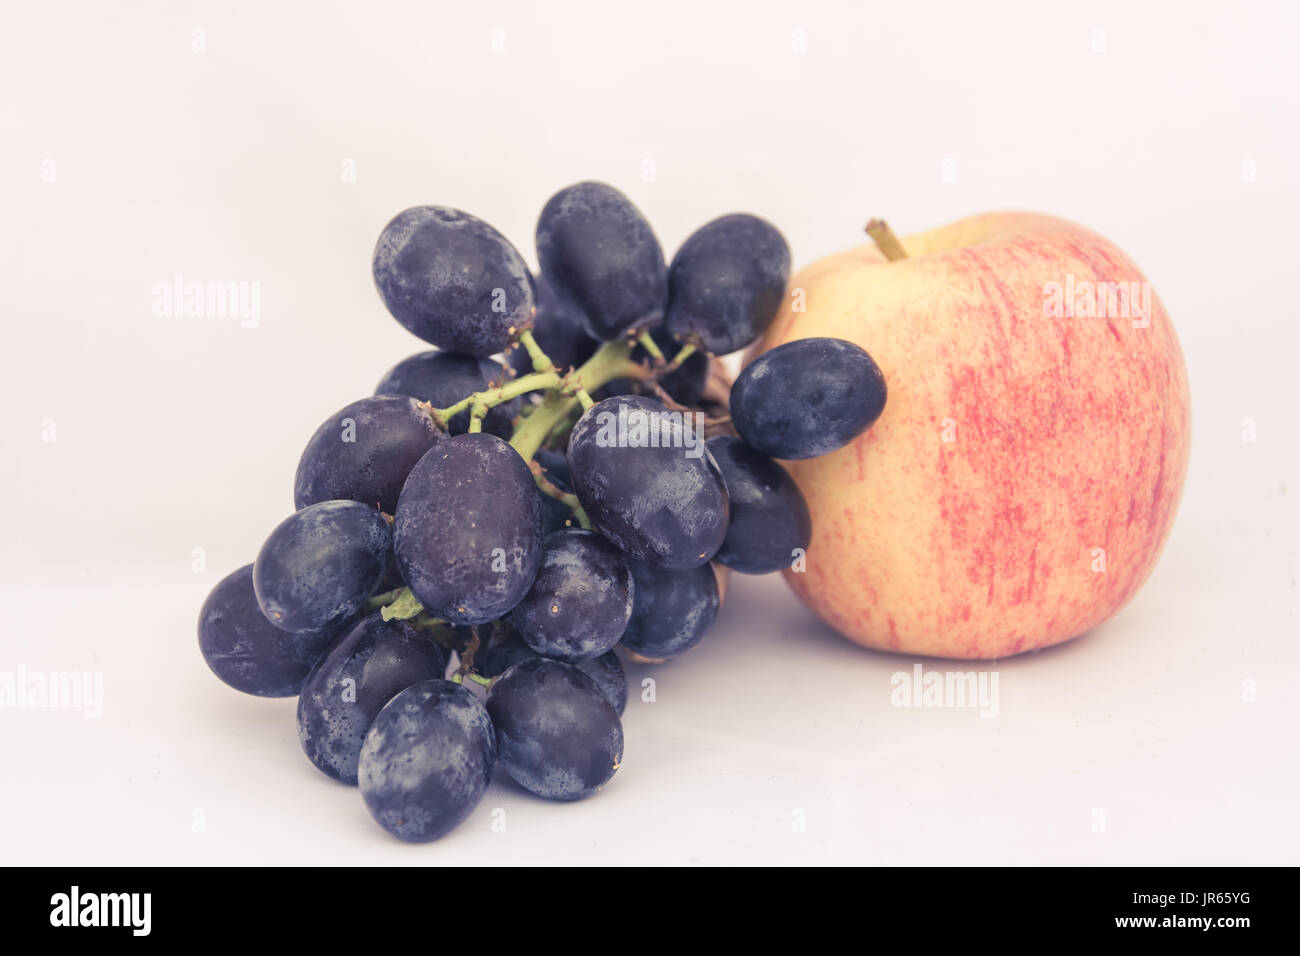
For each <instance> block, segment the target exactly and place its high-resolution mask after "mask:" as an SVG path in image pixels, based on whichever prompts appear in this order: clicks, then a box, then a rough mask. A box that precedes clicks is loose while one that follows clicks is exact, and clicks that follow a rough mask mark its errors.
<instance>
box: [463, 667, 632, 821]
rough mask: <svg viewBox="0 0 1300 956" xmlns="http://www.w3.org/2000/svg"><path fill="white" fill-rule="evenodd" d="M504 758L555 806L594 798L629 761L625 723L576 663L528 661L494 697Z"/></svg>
mask: <svg viewBox="0 0 1300 956" xmlns="http://www.w3.org/2000/svg"><path fill="white" fill-rule="evenodd" d="M487 711H488V714H489V715H490V716H491V717H492V725H493V726H494V727H495V728H496V734H497V759H498V760H499V761H500V764H501V767H502V768H503V769H504V770H505V771H506V773H508V774H509V775H510V776H511V777H512V778H513V779H514V781H515V782H516V783H518V784H519V785H520V786H522V787H524V788H525V789H527V790H531V791H532V792H533V793H535V794H537V795H538V796H539V797H546V798H547V799H548V800H580V799H582V798H583V797H588V796H591V794H593V793H595V792H596V791H597V790H599V789H600V788H601V787H603V786H604V785H605V784H606V783H608V782H609V779H610V778H611V777H613V776H614V771H616V770H617V769H618V768H619V764H620V763H621V762H622V760H623V724H622V722H621V721H620V720H619V718H618V712H617V711H615V709H614V707H613V705H612V704H610V702H609V701H608V700H607V699H606V698H605V695H604V694H603V693H602V692H601V689H600V686H599V685H598V684H597V683H596V682H595V681H594V680H592V679H591V678H590V677H588V676H587V675H586V674H584V673H583V672H582V671H581V670H579V669H578V668H577V667H575V666H573V665H572V664H564V663H562V662H560V661H552V660H547V659H546V658H542V657H536V658H533V659H531V660H526V661H520V662H519V663H518V664H516V665H514V666H513V667H511V668H510V669H509V670H508V671H506V672H505V673H504V674H502V675H501V676H500V677H498V678H497V679H496V680H495V681H494V682H493V684H492V686H491V688H490V689H489V690H488V701H487Z"/></svg>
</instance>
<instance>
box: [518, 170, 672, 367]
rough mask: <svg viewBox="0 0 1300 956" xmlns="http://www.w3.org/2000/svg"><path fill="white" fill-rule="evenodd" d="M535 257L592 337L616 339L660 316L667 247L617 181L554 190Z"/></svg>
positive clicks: (542, 220) (664, 297) (539, 224)
mask: <svg viewBox="0 0 1300 956" xmlns="http://www.w3.org/2000/svg"><path fill="white" fill-rule="evenodd" d="M537 258H538V260H539V262H540V263H541V266H542V275H543V276H544V277H545V278H546V281H548V282H549V283H550V284H551V285H552V287H554V289H555V291H556V293H557V294H559V295H561V296H563V297H564V298H566V299H567V300H568V301H569V302H572V303H573V304H574V306H575V307H576V308H577V309H578V310H579V313H580V315H581V316H582V319H583V322H584V328H585V329H586V330H587V334H588V335H590V336H591V337H592V338H594V339H600V340H601V341H609V340H610V339H616V338H618V337H619V336H620V335H623V334H624V333H625V332H628V331H629V330H631V329H638V328H644V327H646V326H650V325H656V324H657V323H658V322H659V321H660V320H661V319H662V318H663V314H664V305H665V303H666V301H667V298H668V268H667V266H666V265H665V264H664V253H663V249H661V248H660V246H659V240H658V239H656V238H655V234H654V230H652V229H651V228H650V224H649V223H648V222H646V220H645V217H644V216H642V215H641V211H640V210H639V209H637V208H636V206H634V205H632V202H631V200H629V199H628V198H627V197H626V196H624V195H623V194H622V193H621V192H619V191H618V190H617V189H615V188H613V187H612V186H607V185H605V184H604V183H590V182H588V183H578V184H577V185H574V186H569V187H568V188H566V189H562V190H560V191H559V192H558V193H556V194H555V195H554V196H552V197H551V198H550V200H549V201H548V202H547V203H546V206H545V208H543V209H542V215H541V218H540V219H538V221H537Z"/></svg>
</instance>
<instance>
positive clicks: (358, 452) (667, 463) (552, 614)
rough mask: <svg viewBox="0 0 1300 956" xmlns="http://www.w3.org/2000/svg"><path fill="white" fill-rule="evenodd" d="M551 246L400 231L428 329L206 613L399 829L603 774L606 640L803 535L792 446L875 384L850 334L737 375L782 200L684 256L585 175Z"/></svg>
mask: <svg viewBox="0 0 1300 956" xmlns="http://www.w3.org/2000/svg"><path fill="white" fill-rule="evenodd" d="M537 253H538V259H539V261H540V265H541V273H540V275H537V276H534V275H532V274H531V272H530V271H529V269H528V267H527V266H526V264H525V263H524V260H523V259H522V257H521V256H520V255H519V252H518V251H517V250H516V249H515V248H514V247H513V246H512V245H511V244H510V243H509V242H508V241H507V240H506V238H505V237H504V236H502V235H501V234H500V233H499V232H498V231H497V230H495V229H494V228H492V227H491V226H490V225H488V224H487V223H485V222H483V221H482V220H480V219H477V218H475V217H474V216H471V215H468V214H467V213H464V212H461V211H459V210H456V209H450V208H447V207H442V206H420V207H416V208H413V209H408V210H406V211H405V212H403V213H401V214H399V215H398V216H397V217H396V218H394V219H393V220H392V221H391V222H390V223H389V224H388V225H387V226H386V227H385V229H384V231H383V234H382V235H381V236H380V237H379V242H378V244H377V245H376V247H375V253H374V277H375V284H376V286H377V287H378V290H379V293H380V295H381V297H382V298H383V300H384V303H385V305H386V306H387V307H388V310H389V311H390V312H391V313H392V315H393V316H394V317H395V318H396V319H397V320H398V321H399V322H400V323H401V324H402V325H404V326H405V327H406V328H407V329H409V330H410V331H411V332H413V333H414V334H415V335H417V336H419V337H420V338H422V339H424V340H426V341H427V342H429V343H431V344H433V345H435V346H437V349H436V350H434V351H426V352H421V353H419V354H417V355H413V356H411V357H410V358H408V359H406V360H405V361H402V362H400V363H398V365H397V366H395V367H394V368H393V369H392V370H391V371H390V372H389V373H388V374H387V375H385V376H384V377H383V380H382V381H381V382H380V383H379V387H378V388H377V390H376V393H375V394H374V395H373V396H370V397H368V398H362V399H359V400H358V401H355V402H353V403H351V404H350V405H347V406H346V407H344V408H343V409H341V410H340V411H339V412H337V413H336V414H335V415H332V416H331V417H330V418H329V419H328V420H327V421H325V422H324V423H323V424H322V425H321V426H320V428H319V429H318V430H317V431H316V433H315V434H314V435H313V436H312V437H311V439H310V441H308V443H307V447H306V448H305V450H304V451H303V453H302V458H301V460H300V461H299V464H298V471H297V475H296V477H295V480H294V504H295V507H296V508H297V510H296V511H295V512H294V513H293V514H291V515H290V516H289V517H288V518H286V519H285V520H284V521H283V522H282V523H281V524H280V525H279V526H278V527H277V528H275V530H273V531H272V532H271V534H270V536H269V537H268V538H267V539H266V542H265V543H264V544H263V545H262V548H261V550H260V551H259V552H258V554H257V558H256V560H255V561H254V563H253V564H251V565H248V566H246V567H243V568H241V569H239V570H238V571H236V572H234V573H233V574H231V575H230V576H229V577H228V578H226V579H225V580H223V581H222V582H221V583H220V584H218V585H217V587H216V588H215V589H214V590H213V592H212V594H211V595H210V596H209V597H208V599H207V601H206V603H205V604H204V606H203V609H202V612H201V614H200V619H199V643H200V646H201V649H202V652H203V656H204V658H205V659H206V661H207V663H208V665H209V666H210V667H211V669H212V670H213V671H214V672H215V673H216V674H217V676H218V677H220V678H221V679H222V680H224V681H225V682H226V683H227V684H230V685H231V686H233V687H235V688H236V689H238V690H241V691H244V692H246V693H250V694H257V695H261V696H266V697H283V696H293V695H297V697H298V710H297V718H298V735H299V739H300V741H301V743H302V747H303V750H304V751H305V752H306V754H307V756H308V758H310V760H311V761H312V762H313V763H314V764H315V765H316V766H317V767H318V768H320V770H322V771H323V772H324V773H326V774H328V775H329V776H331V777H333V778H335V779H337V780H339V781H342V782H344V783H349V784H357V785H359V786H360V790H361V793H362V796H363V797H364V799H365V803H366V806H367V807H368V808H369V809H370V812H371V813H372V814H373V816H374V817H375V819H376V820H377V821H378V822H379V823H380V824H381V825H382V826H383V827H384V828H385V829H387V830H388V831H390V832H391V833H393V834H395V835H396V836H398V837H400V838H402V839H405V840H412V841H424V840H432V839H435V838H437V837H439V836H441V835H443V834H445V833H447V832H448V831H449V830H451V829H452V828H453V827H455V826H456V825H457V824H459V823H460V822H461V821H462V820H464V819H465V818H466V817H467V816H468V815H469V814H470V812H471V811H472V810H473V809H474V807H475V806H476V805H477V804H478V802H479V800H480V799H481V798H482V796H483V793H484V790H485V789H486V787H487V785H488V783H489V781H490V779H491V777H492V774H493V772H494V770H495V769H497V768H500V769H501V770H503V771H504V772H505V773H507V774H509V775H510V776H511V777H512V778H513V779H514V780H516V781H517V782H518V783H520V784H521V785H522V786H524V787H525V788H527V789H528V790H530V791H532V792H533V793H535V794H537V795H539V796H542V797H546V798H549V799H553V800H576V799H580V798H583V797H587V796H590V795H591V794H593V793H595V792H596V791H597V790H599V789H600V788H602V787H603V786H605V784H607V783H608V782H609V780H610V778H611V777H613V775H614V773H615V772H616V771H617V770H618V768H619V766H620V764H621V763H622V760H623V726H622V722H621V715H622V713H623V710H624V707H625V705H626V702H627V681H626V678H625V675H624V670H623V665H622V663H621V661H620V659H619V656H618V655H617V654H616V653H615V650H614V649H615V647H616V646H619V645H621V646H622V648H623V649H624V653H626V654H627V655H629V656H632V657H633V658H634V659H636V660H642V661H663V660H665V659H667V658H671V657H675V656H677V655H679V654H682V653H683V652H685V651H687V650H689V649H690V648H691V647H693V646H695V645H696V644H697V643H698V642H699V641H700V639H701V638H702V637H703V636H704V634H705V633H706V632H707V631H708V629H709V627H710V626H711V625H712V624H713V621H714V618H715V616H716V615H717V612H718V608H719V603H720V597H719V578H718V576H717V574H716V573H715V568H716V567H717V566H718V565H721V566H723V567H725V568H730V569H734V570H736V571H739V572H742V573H747V574H764V573H769V572H772V571H776V570H779V569H781V568H784V567H787V566H789V565H790V564H791V563H792V562H794V561H796V560H798V558H799V557H800V556H801V555H803V553H804V551H805V549H806V548H807V547H808V544H809V541H810V539H811V534H812V525H811V519H810V517H809V513H808V507H807V505H806V503H805V502H804V499H803V496H802V495H801V494H800V491H799V489H798V487H797V486H796V485H795V483H794V481H793V480H792V478H791V477H790V475H789V473H788V472H787V471H786V470H785V468H784V467H782V465H781V464H779V463H778V461H777V459H796V458H807V457H811V456H815V455H823V454H826V453H827V452H830V451H833V450H835V449H836V448H839V447H841V446H842V445H844V444H846V443H847V442H849V441H851V440H852V439H853V438H854V437H855V436H857V435H858V434H860V433H861V432H863V431H864V430H865V429H866V428H868V427H869V426H870V425H871V423H872V422H873V421H874V420H875V419H876V418H877V416H879V414H880V412H881V410H882V409H883V407H884V402H885V384H884V379H883V377H882V375H881V373H880V370H879V368H877V367H876V364H875V363H874V362H873V361H872V359H871V357H870V356H869V355H867V353H866V352H864V351H863V350H862V349H860V348H858V347H857V346H855V345H853V344H851V343H848V342H844V341H841V340H837V339H804V340H800V341H795V342H792V343H789V344H787V345H784V346H781V347H779V348H776V349H774V350H772V351H770V352H768V353H766V354H765V355H763V356H762V357H760V358H759V359H758V360H756V361H755V362H753V363H752V364H751V365H749V366H748V368H746V369H745V371H744V372H743V373H742V374H741V376H740V378H739V379H738V380H737V381H736V382H735V384H734V385H733V386H732V387H731V389H730V394H729V395H728V394H727V393H726V390H725V388H722V389H719V388H718V387H717V379H716V377H714V376H712V373H711V368H710V361H711V358H710V357H711V356H719V355H725V354H727V353H730V352H734V351H736V350H738V349H742V348H744V347H746V346H747V345H749V344H751V343H752V342H754V341H755V340H756V339H757V338H758V337H759V336H760V335H761V334H762V333H763V332H764V331H765V330H766V328H767V327H768V326H769V325H770V324H771V322H772V320H773V319H774V318H775V316H776V314H777V312H778V310H779V308H780V306H781V304H782V302H783V300H784V296H785V291H786V284H787V281H788V279H789V271H790V254H789V249H788V247H787V245H786V242H785V240H784V238H783V237H782V236H781V234H780V233H779V232H778V231H777V230H776V229H775V228H773V227H772V226H771V225H770V224H769V223H767V222H765V221H763V220H762V219H759V218H757V217H755V216H750V215H728V216H723V217H722V218H720V219H716V220H714V221H713V222H710V223H708V224H707V225H705V226H703V227H702V228H701V229H699V230H698V231H697V232H695V233H694V234H693V235H692V236H691V237H690V238H689V239H687V240H686V242H685V243H684V244H683V245H682V247H681V249H680V250H678V252H677V254H676V256H675V257H674V258H673V260H672V262H671V264H669V263H666V262H665V260H664V256H663V252H662V250H661V248H660V245H659V242H658V240H657V239H656V238H655V235H654V232H653V231H652V230H651V228H650V225H649V224H648V223H647V222H646V220H645V218H644V217H643V216H642V215H641V213H640V212H639V210H637V208H636V207H635V206H634V205H633V204H632V203H631V202H630V201H629V200H628V199H627V197H626V196H624V195H623V194H622V193H620V192H618V191H617V190H615V189H613V188H611V187H609V186H606V185H603V184H600V183H580V184H578V185H575V186H571V187H569V188H567V189H564V190H562V191H561V192H559V193H558V194H556V195H555V196H554V197H552V199H551V200H550V201H549V202H548V203H547V204H546V207H545V208H544V209H543V210H542V214H541V217H540V220H539V222H538V225H537ZM494 356H500V357H503V358H504V362H502V361H500V360H499V359H498V358H494ZM449 674H450V677H448V675H449ZM475 685H479V687H478V689H475ZM484 688H485V690H484Z"/></svg>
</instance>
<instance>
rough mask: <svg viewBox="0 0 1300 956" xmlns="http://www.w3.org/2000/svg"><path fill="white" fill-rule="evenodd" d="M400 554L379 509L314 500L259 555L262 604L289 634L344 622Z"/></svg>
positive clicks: (257, 583)
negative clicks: (313, 502)
mask: <svg viewBox="0 0 1300 956" xmlns="http://www.w3.org/2000/svg"><path fill="white" fill-rule="evenodd" d="M447 440H448V441H450V440H451V439H447ZM392 554H393V535H392V532H391V531H390V530H389V527H388V522H387V521H385V520H384V516H383V515H381V514H380V513H379V512H378V511H377V510H376V509H375V508H374V507H373V506H370V505H363V504H362V503H361V502H359V501H322V502H319V503H318V504H314V505H308V506H307V507H306V508H303V509H302V510H301V511H297V512H294V513H293V514H291V515H290V516H289V517H287V518H285V519H284V521H282V522H280V524H279V525H278V526H277V527H276V529H275V530H274V531H272V532H271V536H270V537H269V538H267V539H266V543H265V544H263V545H262V550H261V551H259V552H258V553H257V561H255V562H254V564H253V588H254V589H255V590H256V592H257V603H258V605H259V606H260V607H261V608H262V613H263V614H265V615H266V617H267V620H269V621H270V622H271V623H272V624H275V625H276V626H277V627H281V628H284V629H285V630H286V631H297V632H302V631H318V630H321V629H322V628H327V627H331V626H333V625H336V624H340V623H342V622H343V621H345V620H347V619H348V618H350V617H351V616H352V615H353V614H355V613H357V611H359V610H360V609H361V606H362V605H363V604H365V602H366V599H367V598H369V597H370V595H372V594H374V593H375V589H376V588H377V587H378V586H379V582H380V581H382V580H383V578H384V572H385V571H386V570H387V568H388V563H389V561H390V560H391V559H392Z"/></svg>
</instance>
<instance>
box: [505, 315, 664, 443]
mask: <svg viewBox="0 0 1300 956" xmlns="http://www.w3.org/2000/svg"><path fill="white" fill-rule="evenodd" d="M631 356H632V343H631V342H627V341H621V340H616V341H613V342H606V343H605V344H604V345H602V346H601V347H600V348H598V349H597V350H596V354H594V355H593V356H592V357H591V358H589V359H587V361H586V362H584V363H583V364H582V365H581V366H580V367H579V368H578V369H577V370H576V371H574V372H573V373H571V375H569V376H568V378H569V379H570V380H571V381H572V382H576V383H577V388H580V389H582V390H583V391H584V393H585V392H593V391H595V390H596V389H598V388H600V387H601V386H602V385H605V384H606V383H608V382H612V381H613V380H614V379H616V378H646V377H648V376H649V374H650V373H649V372H648V371H647V370H646V369H645V368H643V367H642V366H640V365H638V364H637V363H636V362H633V361H632V359H631ZM551 374H554V373H551ZM532 377H533V376H531V375H527V376H524V378H532ZM522 380H523V379H519V380H518V381H522ZM575 391H577V389H575ZM587 400H588V401H590V400H591V399H590V396H588V398H587ZM582 404H583V403H582V402H581V401H580V399H579V398H578V397H577V395H565V394H562V393H561V392H560V391H559V386H558V385H557V386H555V389H554V390H553V391H551V392H550V394H548V395H547V396H546V398H545V399H544V400H543V401H542V403H541V404H540V405H538V406H537V407H536V408H534V409H533V410H532V412H531V413H530V414H529V415H528V416H527V417H526V418H525V419H524V420H523V421H522V422H520V423H519V426H518V427H517V428H516V429H515V433H514V435H512V436H511V438H510V444H511V445H513V446H514V449H515V451H517V452H519V455H520V457H522V458H523V459H524V461H530V460H531V459H532V458H533V456H535V455H536V454H537V450H538V449H539V448H541V447H542V443H543V442H545V441H546V439H547V438H548V437H549V436H550V434H551V432H552V431H553V430H554V429H555V427H556V426H557V425H558V424H560V422H562V421H564V419H566V418H567V417H568V416H569V415H571V414H572V413H573V411H574V410H575V409H577V408H578V407H579V406H580V405H582Z"/></svg>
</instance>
